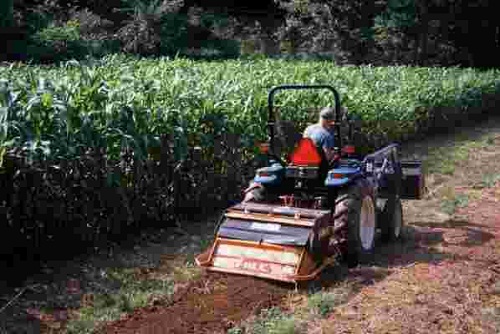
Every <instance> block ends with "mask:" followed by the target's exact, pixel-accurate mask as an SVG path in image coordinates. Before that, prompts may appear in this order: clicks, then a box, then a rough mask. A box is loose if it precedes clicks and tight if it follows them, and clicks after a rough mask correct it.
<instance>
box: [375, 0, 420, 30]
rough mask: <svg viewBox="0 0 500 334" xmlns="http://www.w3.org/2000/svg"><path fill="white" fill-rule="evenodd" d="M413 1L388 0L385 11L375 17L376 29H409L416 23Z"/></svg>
mask: <svg viewBox="0 0 500 334" xmlns="http://www.w3.org/2000/svg"><path fill="white" fill-rule="evenodd" d="M416 15H417V10H416V4H415V0H389V1H388V2H387V8H386V10H385V11H384V12H383V13H381V14H380V15H378V16H376V17H375V26H376V27H388V28H399V27H411V26H413V25H414V24H415V23H416V19H417V16H416Z"/></svg>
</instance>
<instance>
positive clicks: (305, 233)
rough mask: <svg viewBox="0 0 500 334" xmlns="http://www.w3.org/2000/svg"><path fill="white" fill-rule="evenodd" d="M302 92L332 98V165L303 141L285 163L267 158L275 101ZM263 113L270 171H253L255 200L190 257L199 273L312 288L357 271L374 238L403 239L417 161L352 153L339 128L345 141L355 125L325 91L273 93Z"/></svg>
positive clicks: (393, 150)
mask: <svg viewBox="0 0 500 334" xmlns="http://www.w3.org/2000/svg"><path fill="white" fill-rule="evenodd" d="M304 89H323V90H329V91H330V92H332V93H333V97H334V103H335V112H336V116H335V118H336V122H335V127H336V128H335V130H336V131H335V133H336V140H335V142H336V144H337V147H336V149H335V150H336V153H337V154H336V158H335V159H334V160H333V161H330V162H328V161H326V159H325V156H324V153H323V151H322V150H321V149H319V148H318V147H316V146H315V145H314V143H313V142H312V141H311V140H310V139H308V138H302V139H300V140H299V142H298V144H297V145H296V146H295V148H294V150H293V151H292V153H291V154H290V156H289V159H287V160H289V161H286V162H284V161H283V159H282V158H281V157H280V156H278V155H277V154H275V153H274V151H273V147H274V143H275V138H274V137H275V135H274V132H275V131H274V130H275V121H276V120H275V112H274V107H273V102H274V95H275V94H276V93H277V92H278V91H283V90H304ZM268 107H269V120H268V126H269V130H270V131H269V132H270V142H269V151H268V153H267V154H268V156H269V160H268V161H269V165H268V166H266V167H262V168H259V169H258V170H257V171H256V175H255V178H254V182H255V184H257V185H259V187H257V188H255V189H253V190H251V191H255V192H258V191H260V192H261V193H260V194H256V196H253V198H254V199H252V200H250V201H242V202H240V203H238V204H236V205H233V206H231V207H229V208H228V209H226V210H225V212H224V214H223V218H222V220H221V223H220V225H219V226H218V229H217V231H216V235H215V241H214V242H213V244H212V245H211V246H210V247H209V248H208V249H206V250H205V251H204V252H203V253H202V254H199V255H198V256H197V257H196V263H197V264H198V265H199V266H201V267H205V268H207V269H208V270H211V271H219V272H226V273H233V274H242V275H250V276H256V277H261V278H267V279H271V280H277V281H283V282H290V283H298V282H300V281H310V280H314V279H315V278H316V277H317V276H318V275H319V273H320V272H321V271H322V270H323V269H325V268H326V267H327V266H329V265H334V264H336V262H338V261H343V260H345V261H346V262H347V263H348V265H349V266H350V267H352V266H356V265H358V263H360V261H362V259H363V258H364V256H366V255H367V254H370V253H372V252H374V251H375V249H376V248H375V244H376V241H377V240H379V238H377V230H380V232H381V239H382V240H385V241H391V240H395V239H398V238H399V237H400V236H401V233H402V228H403V210H402V204H401V200H402V199H420V198H421V196H422V191H423V181H424V179H423V173H422V171H421V162H420V161H402V160H401V159H400V156H399V155H400V154H399V145H398V144H395V143H393V144H390V145H387V146H386V147H383V148H382V149H378V150H376V151H375V152H373V153H370V154H366V155H361V156H360V155H354V154H355V149H354V147H353V146H352V145H344V146H343V145H342V144H343V143H342V137H341V136H340V130H341V129H340V127H341V126H347V127H348V128H349V136H350V137H351V136H352V126H353V121H352V119H353V118H352V117H351V115H341V112H342V110H343V109H342V108H341V106H340V98H339V94H338V92H337V91H336V90H335V89H334V88H333V87H331V86H328V85H281V86H277V87H274V88H272V89H271V90H270V91H269V95H268ZM341 116H342V117H341ZM262 191H264V192H265V194H264V196H262Z"/></svg>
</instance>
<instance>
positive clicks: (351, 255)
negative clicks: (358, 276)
mask: <svg viewBox="0 0 500 334" xmlns="http://www.w3.org/2000/svg"><path fill="white" fill-rule="evenodd" d="M335 212H338V213H340V212H342V214H341V216H340V217H339V218H338V219H340V222H339V223H345V222H347V228H348V237H347V238H348V240H347V242H348V250H347V256H346V257H347V264H348V266H349V267H355V266H357V265H358V263H359V262H364V259H365V257H366V256H367V255H369V254H371V253H372V252H373V250H374V248H375V237H376V226H377V222H376V206H375V199H374V196H373V192H372V190H371V188H370V187H364V186H362V185H356V186H353V187H351V188H350V189H348V192H347V193H346V194H343V195H340V196H339V200H338V201H337V205H336V207H335Z"/></svg>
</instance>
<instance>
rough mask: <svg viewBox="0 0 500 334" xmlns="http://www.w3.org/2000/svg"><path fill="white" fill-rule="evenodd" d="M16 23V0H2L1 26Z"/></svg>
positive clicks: (0, 2) (0, 8) (0, 10)
mask: <svg viewBox="0 0 500 334" xmlns="http://www.w3.org/2000/svg"><path fill="white" fill-rule="evenodd" d="M13 24H14V0H2V1H0V28H1V27H12V26H13Z"/></svg>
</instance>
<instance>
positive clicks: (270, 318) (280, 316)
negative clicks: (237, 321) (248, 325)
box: [251, 307, 298, 334]
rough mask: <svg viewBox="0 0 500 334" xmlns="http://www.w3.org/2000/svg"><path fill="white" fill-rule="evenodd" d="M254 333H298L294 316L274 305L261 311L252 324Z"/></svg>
mask: <svg viewBox="0 0 500 334" xmlns="http://www.w3.org/2000/svg"><path fill="white" fill-rule="evenodd" d="M251 333H252V334H294V333H298V331H297V328H296V325H295V321H294V319H293V317H291V316H289V315H286V314H284V313H283V312H282V311H281V310H280V309H279V308H277V307H273V308H270V309H264V310H262V311H261V314H260V316H259V318H258V319H257V320H256V321H255V322H254V323H253V324H252V330H251Z"/></svg>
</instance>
